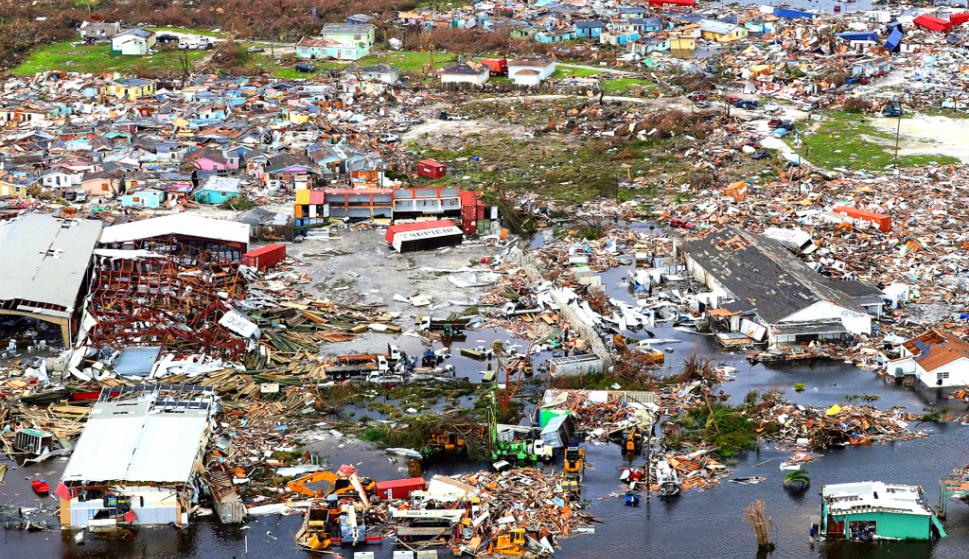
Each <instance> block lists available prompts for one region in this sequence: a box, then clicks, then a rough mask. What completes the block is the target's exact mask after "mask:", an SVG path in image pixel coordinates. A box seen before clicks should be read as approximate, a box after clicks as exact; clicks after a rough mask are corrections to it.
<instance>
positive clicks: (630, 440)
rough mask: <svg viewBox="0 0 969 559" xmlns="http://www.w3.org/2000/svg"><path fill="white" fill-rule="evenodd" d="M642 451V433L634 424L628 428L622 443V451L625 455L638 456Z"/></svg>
mask: <svg viewBox="0 0 969 559" xmlns="http://www.w3.org/2000/svg"><path fill="white" fill-rule="evenodd" d="M642 452H643V434H642V433H640V432H639V429H637V428H636V427H635V426H633V427H632V428H631V429H630V430H629V434H628V435H626V438H625V440H623V444H622V453H623V455H625V456H639V455H640V454H642Z"/></svg>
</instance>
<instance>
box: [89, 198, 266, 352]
mask: <svg viewBox="0 0 969 559" xmlns="http://www.w3.org/2000/svg"><path fill="white" fill-rule="evenodd" d="M248 231H249V226H248V225H246V224H241V223H235V222H229V221H221V220H215V219H207V218H202V217H196V216H185V215H182V214H176V215H171V216H165V217H160V218H153V219H147V220H144V221H139V222H134V223H129V224H125V225H117V226H113V227H109V228H108V229H106V230H105V232H104V235H103V236H102V246H103V247H105V248H98V249H97V250H96V251H95V279H94V281H93V283H92V285H91V293H90V296H89V297H88V299H87V310H88V318H89V320H86V321H85V326H86V330H85V334H86V336H85V338H86V342H87V343H88V344H89V345H91V346H94V347H98V348H104V347H107V348H110V349H113V350H121V349H124V348H126V347H128V346H155V347H160V348H165V349H166V350H171V351H175V352H177V353H190V352H194V351H199V350H202V349H204V350H205V351H207V352H208V353H210V354H213V355H222V356H225V357H238V356H239V355H241V354H242V353H243V352H244V351H245V349H246V342H245V340H244V339H243V338H241V337H239V336H236V335H233V333H232V331H233V329H234V328H235V327H236V325H237V324H236V323H238V322H239V320H237V317H238V313H237V312H235V311H234V310H233V309H232V308H231V305H230V303H231V301H232V300H237V299H239V298H242V297H244V296H245V293H246V282H245V279H244V278H243V276H242V275H241V274H240V273H239V261H240V259H241V258H242V254H243V253H245V252H246V248H247V247H248V243H249V234H248ZM109 247H110V248H109ZM236 329H237V328H236Z"/></svg>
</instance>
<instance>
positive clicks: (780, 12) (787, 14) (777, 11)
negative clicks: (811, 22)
mask: <svg viewBox="0 0 969 559" xmlns="http://www.w3.org/2000/svg"><path fill="white" fill-rule="evenodd" d="M774 15H775V16H777V17H782V18H787V19H797V18H799V17H800V18H808V19H811V18H814V17H816V16H817V14H812V13H811V12H802V11H801V10H792V9H790V8H774Z"/></svg>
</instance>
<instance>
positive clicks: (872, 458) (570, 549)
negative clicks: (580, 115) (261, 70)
mask: <svg viewBox="0 0 969 559" xmlns="http://www.w3.org/2000/svg"><path fill="white" fill-rule="evenodd" d="M624 273H625V271H624V270H613V271H611V272H609V273H607V274H606V275H605V277H604V279H605V283H606V286H607V288H608V289H609V291H610V295H612V296H615V297H626V298H627V300H631V296H630V295H629V294H628V292H626V291H625V288H624V287H622V286H621V285H620V284H619V283H618V281H619V279H620V278H621V277H623V275H624ZM654 333H655V335H656V336H657V337H662V338H676V339H682V340H683V341H682V342H681V343H678V344H673V345H671V346H670V347H673V348H674V351H673V353H671V354H667V355H668V361H669V362H672V363H674V365H672V367H675V366H676V365H675V363H678V362H679V360H681V359H682V358H683V357H685V356H686V355H689V354H690V353H692V352H693V351H696V352H698V353H700V354H702V355H709V356H711V357H714V358H715V359H716V360H717V361H721V362H723V363H724V364H730V365H732V366H735V367H737V370H738V371H737V379H736V380H735V381H734V382H730V383H727V384H725V385H724V386H722V389H723V390H724V391H725V392H726V393H728V394H730V395H731V396H732V397H733V398H734V399H740V398H742V397H743V396H744V395H745V394H746V393H747V392H748V391H750V390H759V391H763V390H766V389H769V388H773V387H777V388H780V389H784V390H785V391H786V392H787V395H788V397H789V398H790V399H792V400H793V401H795V402H797V403H802V404H811V405H829V404H832V403H836V402H843V401H844V395H845V394H876V395H878V396H879V400H878V401H877V402H876V405H877V406H878V407H881V408H887V407H890V406H895V405H898V406H905V407H906V408H908V409H911V410H921V409H922V408H923V407H924V406H925V405H927V404H930V403H931V404H935V403H937V399H938V397H939V395H938V394H935V393H934V392H929V393H923V392H917V391H912V390H907V389H902V388H900V387H897V386H896V385H894V384H893V383H886V382H884V381H882V380H881V379H879V378H878V377H876V376H875V375H873V374H872V373H869V372H864V371H859V370H857V369H855V368H853V367H851V366H849V365H846V364H844V363H840V362H824V363H815V364H813V365H812V364H799V365H796V366H781V367H777V366H765V365H762V364H759V365H755V366H751V365H749V364H748V363H747V362H746V361H745V360H744V359H743V355H741V354H721V353H717V352H716V347H715V343H714V342H713V340H712V339H711V338H709V337H707V336H700V335H696V334H689V333H686V332H681V331H678V330H673V329H671V328H665V327H661V328H657V329H656V330H655V331H654ZM502 337H505V335H504V334H503V333H498V332H481V333H469V336H468V341H467V342H465V343H464V344H463V345H471V346H474V345H477V344H478V343H481V342H479V341H478V340H479V339H480V340H484V341H485V342H486V343H490V340H491V339H494V338H502ZM408 339H409V340H414V338H408V337H406V336H402V337H400V338H399V339H398V343H399V344H401V345H404V344H406V345H407V346H408V347H406V348H405V349H407V350H408V351H411V350H413V351H415V352H417V350H418V349H419V348H420V345H419V344H417V345H416V346H411V342H409V341H405V340H408ZM414 341H416V340H414ZM374 343H375V344H378V343H379V344H381V345H382V344H385V343H386V340H383V339H380V340H375V341H374ZM460 345H461V344H459V345H458V347H460ZM455 349H456V348H455ZM455 353H457V352H456V351H455ZM468 361H470V362H465V361H454V362H455V364H456V368H457V369H458V376H469V377H474V373H475V372H476V370H478V369H479V368H480V367H481V363H480V362H476V361H471V360H468ZM798 382H803V383H805V385H806V386H807V389H806V390H805V391H804V392H801V393H795V392H794V391H793V390H792V389H791V387H792V386H793V385H794V384H795V383H798ZM921 427H922V428H926V429H930V430H932V431H933V433H932V435H931V436H930V437H928V438H925V439H918V440H913V441H906V442H899V443H895V444H890V445H883V446H871V447H865V448H847V449H839V450H832V451H829V452H828V453H827V454H825V455H824V456H822V457H820V458H819V459H818V460H816V461H815V462H813V463H811V464H810V465H809V466H808V470H809V472H810V477H811V479H812V484H813V485H812V487H811V490H809V491H808V492H807V493H806V494H805V495H803V496H801V497H792V496H790V495H789V494H788V493H786V492H785V491H783V490H782V489H781V481H782V479H783V475H782V473H781V472H780V471H779V469H778V464H779V463H780V462H782V461H783V460H784V459H785V458H786V457H787V456H788V453H787V452H783V451H780V450H778V449H775V448H772V447H770V446H769V445H765V446H763V447H762V448H761V449H760V450H759V451H757V452H750V453H748V454H746V455H745V456H742V457H741V458H740V459H739V460H738V461H737V462H736V463H735V464H733V465H732V474H731V477H741V476H752V475H758V476H764V477H766V478H767V479H766V481H764V482H762V483H760V484H758V485H738V484H732V483H728V482H726V481H724V482H722V483H721V484H719V485H718V486H717V487H715V488H713V489H712V490H709V491H691V492H687V493H684V494H683V495H682V496H680V497H679V498H678V499H676V500H674V501H672V502H664V501H660V500H658V499H655V498H654V499H653V500H651V501H650V502H648V503H647V502H645V501H644V502H643V505H642V506H640V507H639V508H627V507H625V506H624V504H623V499H622V497H620V496H619V495H621V493H622V491H621V489H622V488H621V487H620V486H619V484H618V482H617V475H618V474H617V470H618V468H620V467H621V466H622V465H623V463H624V461H623V459H622V458H621V457H620V455H619V451H618V449H617V448H616V447H615V446H610V445H601V446H589V447H588V462H589V466H590V467H589V470H588V472H587V474H586V481H585V484H584V488H583V491H584V493H583V497H584V498H586V499H588V500H589V501H590V506H589V510H590V511H591V512H592V513H594V514H595V515H596V516H597V517H598V518H599V519H600V520H601V521H602V523H601V524H597V525H596V533H595V534H594V535H585V536H578V537H576V538H573V539H570V540H567V541H565V542H563V545H562V549H561V551H560V552H559V553H558V554H557V555H556V556H557V557H560V558H564V559H585V558H589V557H602V558H610V559H612V558H615V559H625V558H633V557H659V558H663V559H677V558H684V559H686V558H696V557H707V558H710V559H720V558H734V557H737V558H754V557H757V553H756V544H755V541H754V537H753V533H752V530H751V529H750V527H749V526H748V525H747V524H746V523H745V522H744V520H743V511H744V509H745V508H746V507H747V506H748V505H749V504H750V503H752V502H754V501H755V500H757V499H763V500H764V502H765V504H766V508H767V512H768V514H769V515H770V516H771V517H772V518H773V522H774V525H775V528H776V538H775V539H776V542H777V550H776V551H775V552H774V553H773V554H772V555H770V557H772V558H777V559H788V558H791V559H794V558H803V557H807V558H814V557H817V558H823V559H883V558H884V559H889V558H892V559H895V558H906V559H923V558H924V559H949V558H963V557H969V507H966V506H965V505H963V504H961V503H953V504H951V506H950V507H949V518H948V520H947V522H946V525H945V526H946V530H947V531H948V532H949V537H948V538H946V539H943V540H940V541H938V542H935V543H880V544H861V543H852V544H815V545H814V546H813V547H812V546H811V545H810V544H809V542H808V537H807V532H808V528H809V526H810V524H811V522H812V520H813V519H814V517H816V516H817V514H818V497H817V492H818V491H819V490H820V487H821V485H822V484H824V483H841V482H849V481H859V480H884V481H893V482H899V483H915V484H921V485H922V486H923V487H924V488H925V492H926V495H927V497H928V499H929V502H930V503H933V504H934V503H936V502H937V500H938V479H939V477H940V476H942V475H944V474H946V473H948V472H949V471H950V470H951V469H953V468H955V467H957V466H960V465H962V464H965V463H967V462H969V445H967V444H966V441H967V437H969V427H964V426H961V425H958V424H954V425H939V426H934V425H933V426H921ZM322 444H323V447H322V448H321V449H320V451H321V453H322V454H323V455H324V456H325V457H326V460H327V461H328V462H329V463H331V464H333V463H352V464H355V465H357V466H358V467H359V468H360V469H361V470H362V471H365V472H367V473H368V474H369V475H372V476H373V477H376V478H382V477H386V478H390V477H395V476H401V475H403V474H402V469H401V468H402V465H401V464H400V463H397V462H392V461H391V460H389V459H388V457H387V456H385V455H384V454H382V453H379V452H375V451H372V450H369V449H368V448H367V447H366V445H364V444H363V443H360V442H359V441H357V442H352V443H347V442H346V441H342V442H341V441H330V442H329V443H322ZM341 445H342V446H341ZM64 464H65V461H54V462H52V463H48V464H43V465H40V466H34V467H31V468H29V469H12V470H11V471H10V472H9V473H8V474H7V482H6V485H4V486H0V503H3V504H7V503H14V504H17V505H21V506H25V507H29V506H37V505H38V504H39V503H41V502H45V503H46V506H47V508H49V509H51V510H53V509H54V508H55V506H56V503H55V502H54V501H53V500H52V499H47V500H45V501H40V500H38V499H37V498H35V497H34V496H33V494H32V493H31V492H30V489H29V479H30V478H32V477H34V476H37V477H45V478H46V479H48V480H56V479H57V478H58V476H59V473H60V472H61V471H62V470H63V467H64ZM484 466H485V465H483V464H477V465H474V464H463V463H451V464H444V465H438V466H435V467H433V468H431V469H429V470H428V471H427V472H426V473H427V475H433V474H435V473H446V474H453V473H459V472H463V471H469V470H472V469H476V468H478V467H484ZM300 522H301V519H300V517H298V516H283V517H279V516H269V517H261V518H257V519H254V520H252V521H250V522H248V523H247V524H246V525H244V526H237V527H224V526H221V525H219V524H218V523H217V522H216V521H214V520H213V519H210V518H208V519H199V520H198V521H196V522H194V523H193V524H192V525H191V526H190V527H189V528H186V529H184V530H181V531H175V530H174V529H171V528H156V529H142V530H140V531H139V534H138V536H137V537H136V538H135V539H134V540H133V541H130V542H118V541H99V540H93V539H90V538H89V539H88V540H87V542H86V543H85V544H84V545H83V546H78V545H76V544H74V543H73V541H72V540H71V539H70V538H69V537H66V536H65V537H62V536H61V534H60V532H56V531H54V532H42V533H25V532H19V531H13V530H6V531H4V533H3V535H2V536H0V537H2V538H3V539H2V541H0V558H2V559H6V558H8V557H10V558H21V557H45V558H47V557H51V558H53V557H60V558H65V559H67V558H71V559H73V558H96V557H97V558H105V557H107V558H131V557H135V558H146V559H147V558H152V559H155V558H179V559H216V558H232V557H236V558H239V559H241V558H243V557H260V558H265V557H273V558H274V559H286V558H305V557H308V555H307V554H305V553H303V552H302V551H299V550H298V549H296V548H295V547H294V545H293V543H292V537H293V535H294V534H295V532H296V530H297V529H298V528H299V525H300ZM366 550H367V551H373V552H375V553H376V556H377V557H378V558H390V557H391V556H392V553H393V547H392V546H391V545H390V544H389V543H385V544H383V545H381V546H369V547H368V548H367V549H366ZM352 552H353V550H351V549H345V550H342V556H343V557H347V558H351V557H352V556H353V553H352ZM446 556H447V555H446V554H445V553H444V552H443V551H441V552H440V557H442V558H443V557H446Z"/></svg>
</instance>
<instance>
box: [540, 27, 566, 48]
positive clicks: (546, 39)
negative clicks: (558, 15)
mask: <svg viewBox="0 0 969 559" xmlns="http://www.w3.org/2000/svg"><path fill="white" fill-rule="evenodd" d="M532 38H533V39H535V41H536V42H538V43H542V44H543V45H550V44H553V43H564V42H566V41H574V40H575V31H574V30H572V29H555V30H552V31H539V32H538V33H535V35H534V36H533V37H532Z"/></svg>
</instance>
